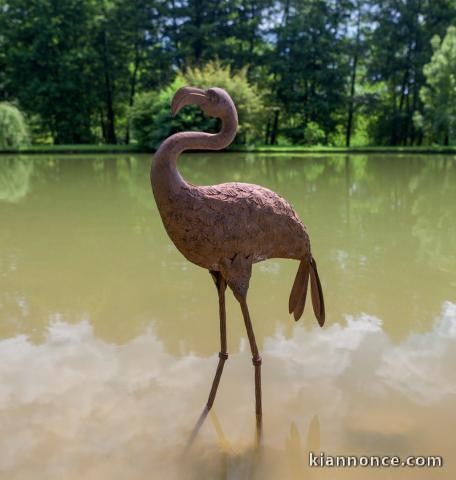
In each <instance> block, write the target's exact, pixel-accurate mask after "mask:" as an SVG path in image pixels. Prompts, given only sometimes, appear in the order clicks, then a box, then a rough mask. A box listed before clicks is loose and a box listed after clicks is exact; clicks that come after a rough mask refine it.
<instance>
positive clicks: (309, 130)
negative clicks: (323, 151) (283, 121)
mask: <svg viewBox="0 0 456 480" xmlns="http://www.w3.org/2000/svg"><path fill="white" fill-rule="evenodd" d="M303 140H304V144H305V145H322V144H324V143H325V132H324V130H323V129H322V128H321V127H320V125H318V123H315V122H309V123H307V125H306V127H305V129H304V135H303Z"/></svg>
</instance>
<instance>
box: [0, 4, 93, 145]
mask: <svg viewBox="0 0 456 480" xmlns="http://www.w3.org/2000/svg"><path fill="white" fill-rule="evenodd" d="M93 3H94V0H93V1H92V0H65V1H64V2H61V1H59V0H6V1H4V3H3V7H2V15H1V18H0V31H1V32H2V37H3V45H4V49H5V51H4V55H5V60H6V67H5V76H6V81H5V90H6V92H7V98H17V99H18V100H19V102H20V105H21V107H22V108H24V110H25V111H26V112H28V113H33V114H37V115H39V117H40V119H41V123H42V127H43V129H45V130H47V131H49V132H50V133H51V135H52V136H53V138H54V141H55V143H82V142H90V141H91V140H92V139H93V135H92V132H91V128H90V118H91V115H92V112H93V109H94V105H95V103H96V102H95V99H94V91H93V88H92V86H93V76H92V75H91V74H90V73H91V65H92V63H93V60H94V58H93V54H92V51H91V48H90V44H89V41H88V34H90V31H91V19H92V17H93V15H94V5H93Z"/></svg>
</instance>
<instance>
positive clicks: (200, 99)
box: [171, 87, 208, 117]
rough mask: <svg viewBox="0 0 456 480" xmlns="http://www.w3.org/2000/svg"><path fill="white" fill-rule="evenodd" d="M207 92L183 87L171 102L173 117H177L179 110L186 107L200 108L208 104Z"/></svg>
mask: <svg viewBox="0 0 456 480" xmlns="http://www.w3.org/2000/svg"><path fill="white" fill-rule="evenodd" d="M207 100H208V98H207V95H206V92H205V91H204V90H202V89H200V88H195V87H182V88H179V90H178V91H177V92H176V93H175V95H174V97H173V101H172V102H171V114H172V116H173V117H175V116H176V115H177V113H178V112H179V110H180V109H181V108H183V107H185V105H191V104H196V105H199V106H200V107H201V106H203V105H204V104H205V103H206V102H207Z"/></svg>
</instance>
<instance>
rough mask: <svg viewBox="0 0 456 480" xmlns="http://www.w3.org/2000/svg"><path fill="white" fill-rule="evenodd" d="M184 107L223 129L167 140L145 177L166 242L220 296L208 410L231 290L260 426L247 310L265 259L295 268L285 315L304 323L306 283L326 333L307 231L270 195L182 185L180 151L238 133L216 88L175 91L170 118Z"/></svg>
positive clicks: (226, 99) (210, 145)
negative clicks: (248, 354) (256, 268)
mask: <svg viewBox="0 0 456 480" xmlns="http://www.w3.org/2000/svg"><path fill="white" fill-rule="evenodd" d="M189 104H196V105H199V107H200V108H201V109H202V110H203V111H204V112H205V113H206V114H207V115H209V116H212V117H218V118H220V119H221V121H222V128H221V130H220V132H219V133H216V134H209V133H204V132H180V133H176V134H174V135H171V136H170V137H168V138H167V139H166V140H165V141H164V142H163V143H162V144H161V145H160V147H159V149H158V150H157V152H156V154H155V156H154V160H153V163H152V168H151V172H150V179H151V184H152V189H153V193H154V197H155V201H156V203H157V207H158V210H159V212H160V215H161V218H162V221H163V224H164V226H165V229H166V231H167V233H168V235H169V237H170V238H171V240H172V241H173V242H174V244H175V245H176V247H177V249H178V250H179V251H180V252H181V253H182V255H184V257H185V258H187V260H189V261H190V262H192V263H194V264H196V265H198V266H200V267H202V268H206V269H207V270H209V273H210V274H211V276H212V278H213V280H214V282H215V286H216V288H217V292H218V298H219V316H220V353H219V363H218V366H217V371H216V373H215V377H214V380H213V383H212V388H211V391H210V394H209V398H208V401H207V410H209V409H210V408H211V407H212V405H213V403H214V399H215V395H216V393H217V388H218V384H219V382H220V377H221V375H222V371H223V366H224V364H225V361H226V360H227V358H228V350H227V342H226V312H225V290H226V287H227V285H228V286H229V287H230V288H231V290H232V291H233V294H234V296H235V298H236V299H237V300H238V302H239V303H240V306H241V310H242V315H243V317H244V322H245V327H246V330H247V336H248V339H249V343H250V349H251V351H252V362H253V365H254V367H255V406H256V408H255V410H256V414H257V418H258V417H260V418H261V413H262V408H261V357H260V355H259V352H258V347H257V344H256V341H255V335H254V331H253V327H252V322H251V320H250V314H249V309H248V307H247V291H248V288H249V281H250V276H251V273H252V264H253V263H256V262H260V261H262V260H266V259H268V258H290V259H295V260H299V261H300V265H299V269H298V272H297V274H296V278H295V280H294V284H293V287H292V290H291V294H290V299H289V312H290V313H293V315H294V318H295V320H298V319H299V318H300V317H301V315H302V313H303V311H304V305H305V302H306V295H307V287H308V282H309V278H310V285H311V297H312V305H313V310H314V313H315V316H316V318H317V320H318V323H319V324H320V326H323V324H324V321H325V307H324V301H323V292H322V288H321V284H320V280H319V278H318V273H317V265H316V263H315V261H314V259H313V257H312V254H311V251H310V240H309V235H308V234H307V231H306V228H305V226H304V225H303V223H302V222H301V221H300V219H299V218H298V216H297V214H296V212H295V211H294V210H293V208H292V207H291V205H290V204H289V203H288V202H287V201H286V200H284V199H283V198H282V197H280V196H279V195H277V194H276V193H275V192H273V191H271V190H268V189H267V188H264V187H260V186H258V185H252V184H247V183H237V182H236V183H223V184H221V185H210V186H196V185H192V184H191V183H189V182H187V181H186V180H185V179H184V178H182V176H181V175H180V173H179V171H178V170H177V167H176V162H177V159H178V157H179V155H180V154H181V153H182V152H183V151H184V150H195V149H198V150H221V149H223V148H225V147H226V146H228V145H229V144H230V143H231V142H232V141H233V139H234V137H235V136H236V131H237V127H238V116H237V111H236V107H235V105H234V103H233V101H232V99H231V97H230V96H229V95H228V93H227V92H226V91H225V90H223V89H221V88H210V89H208V90H202V89H199V88H193V87H183V88H180V89H179V90H178V91H177V92H176V94H175V95H174V98H173V100H172V104H171V113H172V115H173V116H174V115H176V114H177V113H178V112H179V110H180V109H181V108H183V107H184V106H186V105H189Z"/></svg>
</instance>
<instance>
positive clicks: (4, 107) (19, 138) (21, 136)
mask: <svg viewBox="0 0 456 480" xmlns="http://www.w3.org/2000/svg"><path fill="white" fill-rule="evenodd" d="M28 143H29V135H28V128H27V124H26V122H25V119H24V116H23V115H22V113H21V111H20V110H19V109H17V108H16V107H15V106H14V105H12V104H10V103H7V102H2V103H0V148H16V147H20V146H22V145H27V144H28Z"/></svg>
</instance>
